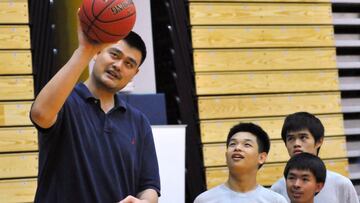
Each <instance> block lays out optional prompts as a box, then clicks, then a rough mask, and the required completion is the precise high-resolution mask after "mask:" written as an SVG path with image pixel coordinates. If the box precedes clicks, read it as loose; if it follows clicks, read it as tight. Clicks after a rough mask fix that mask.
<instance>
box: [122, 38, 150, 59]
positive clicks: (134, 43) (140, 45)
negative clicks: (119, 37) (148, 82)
mask: <svg viewBox="0 0 360 203" xmlns="http://www.w3.org/2000/svg"><path fill="white" fill-rule="evenodd" d="M123 40H124V41H125V42H126V43H127V44H128V45H129V46H130V47H133V48H136V49H138V50H139V51H140V52H141V61H140V64H139V66H140V65H141V64H142V63H143V62H144V60H145V58H146V53H147V52H146V46H145V42H144V40H143V39H142V38H141V37H140V35H138V34H137V33H136V32H133V31H131V32H130V33H129V34H128V35H127V36H126V37H125V38H124V39H123Z"/></svg>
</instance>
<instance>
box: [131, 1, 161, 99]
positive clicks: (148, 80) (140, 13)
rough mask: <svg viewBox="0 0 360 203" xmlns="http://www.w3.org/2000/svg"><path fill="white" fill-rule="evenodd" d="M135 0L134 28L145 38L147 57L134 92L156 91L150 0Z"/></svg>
mask: <svg viewBox="0 0 360 203" xmlns="http://www.w3.org/2000/svg"><path fill="white" fill-rule="evenodd" d="M133 1H134V3H135V6H136V15H137V16H136V23H135V27H134V29H133V30H134V31H135V32H136V33H138V34H139V35H140V36H141V37H142V38H143V39H144V41H145V44H146V48H147V57H146V60H145V61H144V63H143V65H141V67H140V71H139V73H138V74H137V75H136V76H135V78H134V80H133V84H132V92H133V93H139V94H146V93H147V94H151V93H156V83H155V67H154V53H153V50H154V49H153V40H152V25H151V6H150V0H133Z"/></svg>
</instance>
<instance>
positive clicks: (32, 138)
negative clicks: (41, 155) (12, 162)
mask: <svg viewBox="0 0 360 203" xmlns="http://www.w3.org/2000/svg"><path fill="white" fill-rule="evenodd" d="M36 150H38V142H37V131H36V129H35V127H15V128H0V152H20V151H36Z"/></svg>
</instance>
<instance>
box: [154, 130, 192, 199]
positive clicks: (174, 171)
mask: <svg viewBox="0 0 360 203" xmlns="http://www.w3.org/2000/svg"><path fill="white" fill-rule="evenodd" d="M152 131H153V134H154V141H155V148H156V153H157V157H158V162H159V170H160V181H161V197H160V199H159V203H184V202H185V126H183V125H172V126H152Z"/></svg>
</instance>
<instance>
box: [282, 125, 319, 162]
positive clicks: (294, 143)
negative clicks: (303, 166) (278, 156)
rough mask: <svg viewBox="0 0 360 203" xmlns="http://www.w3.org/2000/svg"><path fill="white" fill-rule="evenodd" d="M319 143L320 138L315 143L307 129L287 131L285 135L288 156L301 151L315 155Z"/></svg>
mask: <svg viewBox="0 0 360 203" xmlns="http://www.w3.org/2000/svg"><path fill="white" fill-rule="evenodd" d="M321 144H322V139H320V140H319V141H318V142H317V143H315V139H314V136H313V135H312V134H311V133H310V131H309V130H307V129H305V130H299V131H292V132H288V133H287V135H286V148H287V150H288V153H289V156H290V157H292V156H293V155H295V154H298V153H302V152H307V153H310V154H314V155H317V149H318V148H319V147H320V146H321Z"/></svg>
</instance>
